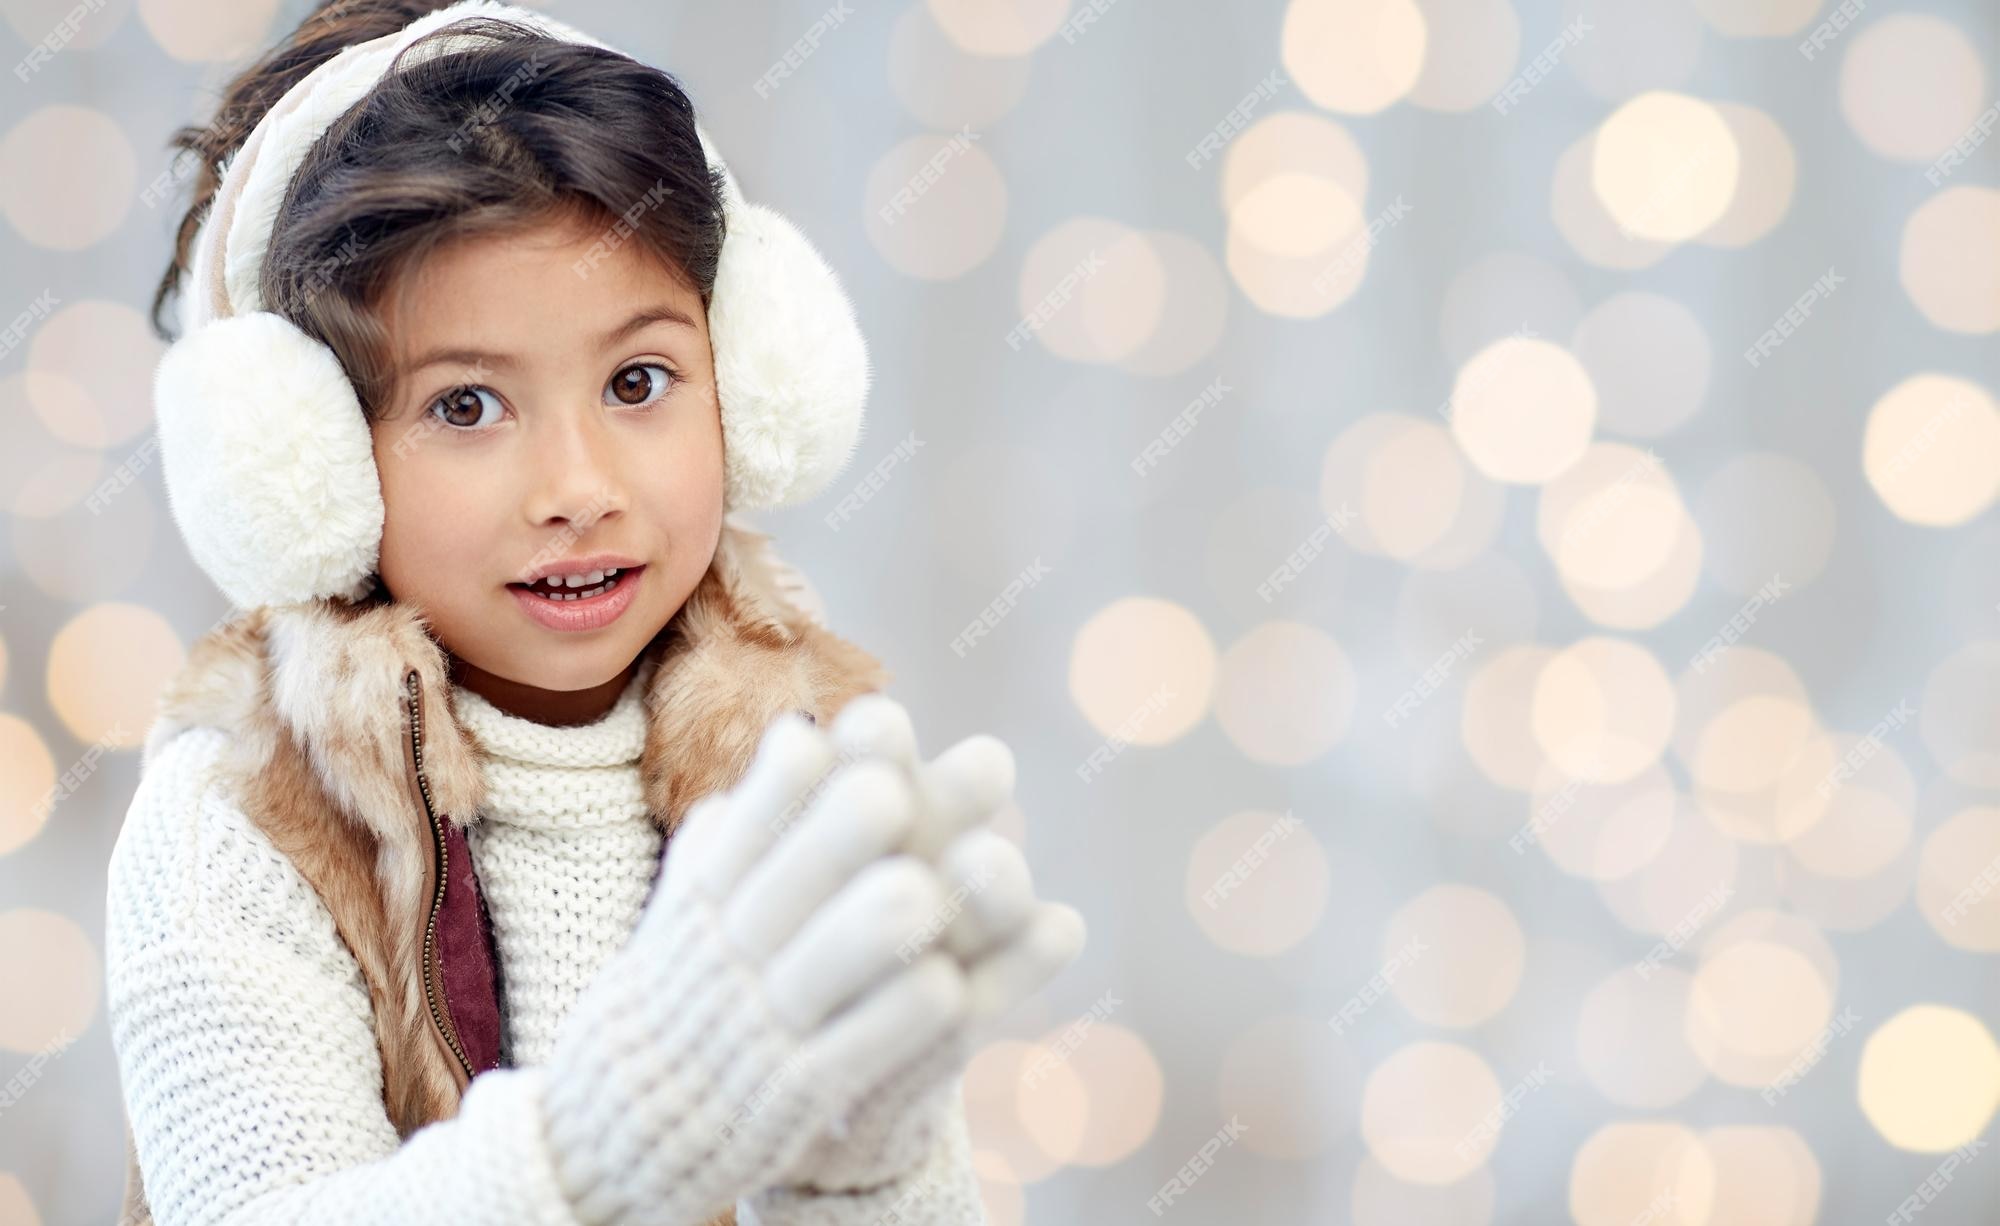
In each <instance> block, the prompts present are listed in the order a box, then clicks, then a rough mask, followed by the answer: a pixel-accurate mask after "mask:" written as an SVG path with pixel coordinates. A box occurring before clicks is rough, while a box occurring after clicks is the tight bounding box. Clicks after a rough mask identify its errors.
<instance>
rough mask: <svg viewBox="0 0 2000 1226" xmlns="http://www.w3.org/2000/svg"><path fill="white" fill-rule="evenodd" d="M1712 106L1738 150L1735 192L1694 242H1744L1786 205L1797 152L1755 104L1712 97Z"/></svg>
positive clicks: (1766, 229)
mask: <svg viewBox="0 0 2000 1226" xmlns="http://www.w3.org/2000/svg"><path fill="white" fill-rule="evenodd" d="M1715 110H1716V113H1717V114H1719V115H1721V116H1722V118H1723V120H1724V121H1725V122H1727V123H1728V124H1729V130H1730V132H1732V133H1734V134H1735V137H1736V147H1737V149H1738V150H1740V151H1741V157H1739V158H1738V160H1737V174H1736V195H1735V197H1734V198H1733V199H1732V200H1730V202H1729V210H1728V211H1727V212H1725V213H1724V214H1723V215H1722V216H1721V217H1720V218H1718V219H1717V220H1716V222H1715V224H1714V225H1712V226H1710V227H1709V228H1708V229H1706V230H1703V231H1702V232H1701V233H1700V234H1697V235H1695V241H1696V242H1700V243H1706V244H1708V245H1709V246H1712V247H1747V246H1749V245H1750V244H1751V243H1754V242H1756V241H1757V240H1758V239H1760V238H1762V237H1764V236H1765V235H1766V234H1769V233H1770V232H1771V231H1772V229H1774V228H1775V227H1776V226H1777V224H1778V223H1779V222H1780V221H1783V220H1784V219H1785V214H1786V213H1787V212H1789V211H1790V210H1791V207H1792V196H1793V194H1794V192H1795V191H1796V190H1797V188H1798V179H1799V156H1798V154H1797V153H1796V152H1794V151H1793V149H1792V142H1791V139H1790V138H1789V137H1787V136H1786V135H1785V130H1784V129H1783V128H1781V127H1779V126H1778V121H1777V120H1775V119H1773V118H1771V117H1770V116H1769V115H1767V114H1765V113H1764V112H1763V111H1760V110H1758V109H1757V108H1756V107H1754V106H1745V105H1743V104H1742V103H1740V102H1718V103H1716V104H1715Z"/></svg>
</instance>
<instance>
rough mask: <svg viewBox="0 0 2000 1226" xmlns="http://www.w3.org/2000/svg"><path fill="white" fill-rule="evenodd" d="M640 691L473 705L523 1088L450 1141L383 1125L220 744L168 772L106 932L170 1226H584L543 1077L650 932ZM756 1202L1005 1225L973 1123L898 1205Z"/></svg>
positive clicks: (192, 748) (117, 852) (841, 1220)
mask: <svg viewBox="0 0 2000 1226" xmlns="http://www.w3.org/2000/svg"><path fill="white" fill-rule="evenodd" d="M643 680H644V671H643V670H642V672H641V674H640V675H639V676H636V677H634V679H633V682H632V684H631V685H630V686H629V687H628V688H627V689H626V691H625V692H624V694H623V695H622V696H621V697H620V698H619V700H618V702H617V704H616V706H615V707H614V708H613V709H612V710H611V711H610V712H609V713H608V714H606V715H605V716H604V717H603V718H601V719H600V720H598V721H596V722H595V723H592V724H589V725H583V726H575V727H561V728H559V727H550V726H546V725H541V724H536V723H533V722H531V721H528V720H524V719H520V718H517V717H514V716H510V715H507V714H505V713H504V712H502V711H500V710H499V709H498V708H496V707H494V706H492V705H491V704H490V703H488V702H486V701H485V700H484V699H482V698H480V697H479V696H478V695H476V694H472V693H471V692H470V691H467V690H464V689H463V688H460V689H458V690H456V691H455V694H454V700H455V703H456V708H457V711H458V713H459V715H460V719H461V722H462V724H463V725H464V727H465V728H466V729H467V731H468V732H469V733H470V734H471V735H472V736H473V737H474V738H476V739H477V740H478V741H479V742H480V743H481V745H482V746H483V747H484V749H485V750H486V753H487V754H488V755H489V760H488V765H487V774H486V783H487V787H486V804H485V806H484V807H483V808H482V811H481V814H480V820H479V821H477V822H475V823H473V824H472V825H471V826H470V827H468V830H467V838H468V842H469V846H470V848H471V854H472V857H473V862H474V864H475V866H476V868H477V870H478V874H479V880H480V887H481V892H482V894H483V895H484V897H485V899H486V903H487V908H488V911H489V914H490V915H491V918H492V922H493V928H494V937H495V944H496V946H497V949H498V954H499V962H500V976H501V981H502V983H503V985H504V1011H503V1037H502V1043H503V1049H502V1050H503V1053H504V1058H505V1062H506V1063H507V1064H508V1065H510V1066H513V1067H505V1068H500V1069H495V1070H491V1071H488V1072H486V1073H483V1074H481V1075H480V1076H479V1077H478V1078H476V1079H475V1080H474V1081H473V1083H472V1085H471V1086H470V1087H469V1088H468V1089H467V1091H466V1094H465V1097H464V1099H463V1100H462V1102H461V1104H460V1107H459V1111H458V1114H457V1115H456V1116H455V1117H453V1118H452V1119H449V1120H443V1121H439V1122H438V1123H435V1124H432V1125H430V1126H428V1127H426V1128H423V1129H421V1130H419V1131H418V1132H417V1133H415V1134H414V1135H412V1136H411V1137H410V1138H409V1139H408V1140H407V1141H406V1142H399V1139H398V1137H397V1135H396V1131H395V1129H394V1127H393V1126H392V1125H391V1124H390V1122H389V1119H388V1117H387V1115H386V1113H385V1110H384V1107H383V1103H382V1097H381V1095H382V1070H381V1062H380V1055H379V1053H378V1051H377V1049H376V1046H375V1036H374V1030H373V1025H372V1014H371V1007H370V1003H369V998H368V992H367V988H366V986H365V985H364V984H363V982H362V978H361V973H360V970H359V967H358V966H357V965H356V963H355V961H354V959H353V957H352V955H351V954H349V952H348V951H347V948H346V946H345V945H344V944H343V943H342V941H341V939H340V937H339V935H338V934H337V932H336V931H335V929H334V925H333V918H332V915H331V914H330V913H329V912H328V910H327V909H326V907H325V905H324V904H323V903H322V902H321V901H320V899H319V897H318V895H317V894H316V893H314V891H313V889H312V887H311V886H310V885H308V884H307V883H306V881H305V879H304V878H303V877H302V876H301V875H300V874H299V873H298V871H297V869H296V868H295V867H294V866H293V865H292V863H291V861H290V860H289V859H288V858H287V857H286V856H285V855H284V854H283V853H281V852H279V851H278V850H277V849H276V848H275V847H274V846H273V845H272V844H271V843H270V841H269V840H268V839H267V838H266V837H265V836H264V835H263V833H262V832H261V831H260V830H259V829H258V828H257V827H256V826H255V825H254V824H253V823H252V822H251V821H250V820H249V818H248V817H247V816H245V815H244V814H243V812H242V811H241V810H240V808H238V807H237V805H236V804H235V803H234V802H233V801H232V800H231V799H230V798H229V797H228V796H227V795H226V794H225V792H224V791H223V789H221V788H219V787H215V786H213V784H214V782H215V776H214V768H215V763H216V761H217V758H218V756H219V754H220V752H221V750H222V748H223V739H224V734H222V733H220V732H217V731H215V730H212V729H195V730H192V731H188V732H184V733H182V734H181V735H180V736H178V737H177V738H175V739H174V740H173V741H172V742H170V743H169V744H168V745H167V746H165V748H164V750H163V751H162V752H161V753H160V754H159V755H158V757H156V758H155V759H154V761H153V762H152V764H151V765H150V766H149V767H148V769H147V770H146V772H145V774H144V777H143V778H142V779H141V781H140V784H139V788H138V791H137V793H136V795H135V796H134V798H133V802H132V806H131V809H130V811H129V813H128V815H127V817H126V820H125V825H124V828H123V829H122V831H121V832H120V834H119V837H118V841H117V845H116V847H115V848H114V850H113V852H112V857H111V862H110V869H109V882H108V892H107V898H106V925H105V953H106V976H107V989H108V990H107V1010H108V1014H109V1020H110V1024H111V1031H112V1041H113V1044H114V1046H115V1048H116V1051H117V1055H118V1065H119V1073H120V1076H121V1079H122V1081H123V1084H124V1091H125V1100H126V1109H127V1112H128V1115H129V1116H130V1119H131V1122H132V1129H133V1137H134V1141H135V1143H136V1146H137V1149H138V1154H139V1160H140V1165H141V1168H142V1169H143V1171H144V1172H145V1177H146V1190H147V1193H148V1198H149V1201H150V1203H151V1206H152V1209H153V1214H154V1220H155V1222H156V1223H158V1226H192V1224H195V1223H211V1222H228V1223H231V1224H232V1226H251V1224H262V1223H280V1222H282V1223H286V1224H288V1226H289V1224H291V1223H307V1222H311V1223H328V1224H329V1226H330V1224H333V1223H339V1224H341V1226H348V1224H350V1223H360V1222H384V1223H394V1222H410V1223H416V1222H424V1223H431V1222H439V1221H453V1222H463V1223H494V1224H498V1223H503V1222H505V1223H517V1222H528V1223H551V1224H552V1226H579V1219H578V1218H577V1216H576V1214H575V1212H574V1210H573V1208H572V1207H571V1206H570V1205H569V1204H567V1203H566V1202H565V1200H564V1198H563V1196H562V1194H561V1193H560V1192H559V1190H558V1186H557V1182H556V1179H555V1176H554V1168H553V1166H552V1162H553V1158H552V1155H551V1153H550V1151H549V1148H548V1142H547V1140H546V1137H545V1135H544V1131H543V1127H542V1115H541V1105H540V1104H541V1092H542V1082H543V1079H544V1078H545V1076H546V1072H545V1068H544V1061H545V1059H546V1058H547V1056H548V1054H549V1052H550V1050H551V1047H552V1044H553V1043H554V1040H555V1036H556V1033H557V1031H558V1028H559V1027H560V1025H561V1023H562V1020H563V1018H564V1017H565V1016H567V1015H568V1013H569V1011H570V1009H571V1007H572V1006H573V1005H574V1004H575V1003H576V1001H577V999H578V997H579V996H580V995H581V994H582V993H583V992H584V990H585V988H586V987H587V985H588V984H589V983H590V981H591V979H592V977H593V976H594V975H595V974H596V973H597V971H598V969H599V968H600V967H601V966H603V964H604V963H605V962H606V960H607V959H609V958H610V957H611V955H612V954H613V953H614V952H616V951H617V949H618V948H619V947H620V946H621V945H622V944H623V943H624V942H625V940H626V938H627V937H628V936H629V935H630V933H631V931H632V929H633V927H634V926H635V925H636V923H637V922H638V919H639V916H640V913H641V911H642V910H643V909H644V906H645V902H646V899H647V896H648V893H649V888H650V884H651V879H652V876H653V873H654V870H655V868H656V866H657V865H658V862H659V854H660V840H661V835H660V832H659V830H658V828H657V827H656V826H654V825H653V823H652V821H651V819H650V818H649V817H648V816H647V813H646V807H645V802H644V798H643V794H642V790H641V784H640V775H639V757H640V752H641V750H642V748H643V746H644V743H645V733H646V719H645V711H644V707H643V699H642V689H641V683H642V682H643ZM742 1197H743V1199H742V1200H740V1201H739V1204H738V1216H739V1220H740V1222H741V1223H742V1224H743V1226H756V1224H758V1223H763V1224H764V1226H807V1224H821V1223H823V1224H825V1226H844V1224H848V1223H852V1224H855V1226H859V1224H861V1223H868V1224H869V1226H875V1224H876V1223H883V1222H912V1221H926V1222H929V1221H936V1222H951V1223H959V1222H977V1221H982V1220H984V1219H983V1214H982V1212H981V1209H980V1206H979V1198H978V1185H977V1182H976V1179H975V1177H974V1175H973V1172H972V1166H971V1158H970V1153H969V1142H968V1139H967V1135H966V1130H965V1126H964V1119H963V1116H962V1114H960V1115H958V1116H956V1117H955V1118H954V1119H953V1120H952V1124H951V1127H949V1128H947V1129H945V1131H944V1132H943V1134H942V1135H941V1136H940V1138H939V1140H938V1142H937V1143H936V1145H935V1146H934V1147H933V1150H932V1152H931V1153H930V1154H928V1155H927V1156H926V1158H925V1159H924V1160H923V1161H922V1162H921V1163H920V1164H919V1165H918V1166H917V1167H915V1169H913V1170H911V1172H910V1174H909V1175H908V1176H907V1177H906V1178H905V1179H903V1180H900V1181H897V1182H895V1183H891V1184H888V1185H884V1186H882V1187H879V1188H876V1189H872V1190H870V1191H868V1192H863V1193H849V1194H833V1193H819V1192H816V1191H814V1190H812V1189H808V1188H788V1189H775V1190H768V1191H762V1192H760V1191H759V1190H756V1189H744V1191H743V1193H742ZM918 1205H921V1208H920V1209H918V1208H917V1206H918ZM912 1210H915V1212H912ZM690 1226H693V1224H690Z"/></svg>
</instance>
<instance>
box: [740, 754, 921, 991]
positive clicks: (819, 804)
mask: <svg viewBox="0 0 2000 1226" xmlns="http://www.w3.org/2000/svg"><path fill="white" fill-rule="evenodd" d="M915 817H916V797H915V796H914V795H913V794H912V793H911V791H910V786H909V783H908V782H907V781H906V779H905V778H904V777H903V775H902V774H901V773H900V772H898V771H897V770H896V769H895V768H894V767H893V766H891V765H889V764H888V763H886V762H879V761H875V760H872V759H870V760H868V761H863V762H857V763H855V764H854V765H852V766H845V767H842V768H840V769H839V770H838V771H836V772H834V776H833V779H832V781H831V782H830V783H828V784H827V786H826V790H825V791H824V792H822V793H821V794H820V796H819V797H818V799H817V800H816V801H815V802H814V803H813V806H812V808H811V809H810V810H809V811H808V812H807V813H806V815H805V816H804V817H802V818H800V819H799V820H798V822H797V823H796V824H795V825H794V826H793V827H792V829H791V830H790V831H788V832H787V833H786V834H785V836H784V837H783V838H781V839H779V840H778V842H777V844H776V845H775V846H773V847H772V848H771V849H770V850H769V851H768V852H766V853H765V855H764V858H763V859H761V860H759V861H758V862H757V863H755V864H753V865H751V866H750V870H749V872H747V873H746V874H744V877H743V881H742V883H741V884H740V885H738V886H737V888H736V892H735V893H734V894H733V895H732V896H731V897H730V899H729V904H728V906H727V907H726V908H725V909H724V913H723V914H724V919H723V922H724V930H725V931H727V932H728V934H729V938H730V940H731V941H733V942H734V943H735V944H736V947H737V948H738V949H740V950H742V951H743V952H744V954H745V955H747V956H748V957H749V958H750V959H751V960H752V961H755V962H762V961H763V960H764V959H765V958H766V957H768V956H769V955H770V954H771V952H772V951H774V950H776V949H777V948H778V947H779V946H781V945H783V944H784V943H785V942H786V941H787V940H789V939H791V937H792V934H793V933H796V932H797V931H798V930H799V926H800V925H802V924H804V923H805V921H806V917H807V916H809V915H811V914H812V913H813V912H814V911H816V910H818V909H819V907H820V906H821V904H823V903H825V902H826V901H827V899H829V898H831V897H833V895H834V892H835V891H836V890H838V889H840V888H841V887H842V886H843V885H845V884H847V883H848V882H849V881H851V880H853V879H854V877H855V875H856V874H857V873H859V872H860V871H861V870H862V868H863V867H864V866H866V865H867V864H868V863H869V861H871V860H877V859H880V858H881V857H882V856H884V855H886V854H888V853H889V852H890V851H892V850H894V849H895V847H896V845H897V844H898V843H899V842H901V841H902V839H903V837H904V835H905V834H906V833H908V831H909V828H910V823H911V822H912V821H913V820H915Z"/></svg>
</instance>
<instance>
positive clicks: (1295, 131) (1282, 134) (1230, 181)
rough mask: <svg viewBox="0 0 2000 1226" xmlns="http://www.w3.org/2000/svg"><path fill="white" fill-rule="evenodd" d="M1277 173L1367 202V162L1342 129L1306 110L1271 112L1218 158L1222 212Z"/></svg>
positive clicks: (1229, 208)
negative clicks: (1331, 187) (1329, 186)
mask: <svg viewBox="0 0 2000 1226" xmlns="http://www.w3.org/2000/svg"><path fill="white" fill-rule="evenodd" d="M1281 174H1298V175H1305V176H1307V177H1309V178H1314V179H1325V180H1327V181H1329V182H1332V183H1334V184H1337V185H1338V186H1339V187H1340V188H1341V189H1342V190H1343V191H1345V192H1346V193H1347V197H1348V199H1349V200H1353V201H1362V200H1366V199H1368V158H1367V156H1366V155H1365V154H1363V153H1362V152H1361V146H1360V145H1359V144H1358V143H1356V142H1355V139H1354V137H1353V136H1351V135H1350V134H1349V133H1348V131H1347V129H1346V128H1343V127H1341V126H1340V124H1339V123H1338V122H1336V121H1334V120H1332V119H1328V118H1327V117H1326V116H1324V115H1318V114H1314V113H1312V112H1310V111H1273V112H1271V113H1270V114H1268V115H1264V116H1262V117H1261V118H1259V119H1258V120H1257V121H1256V122H1254V123H1252V124H1251V125H1250V126H1249V127H1247V128H1245V129H1243V131H1242V132H1241V133H1239V134H1238V135H1237V136H1236V138H1235V139H1234V140H1232V141H1230V142H1229V148H1228V151H1227V152H1226V153H1224V154H1223V157H1222V208H1223V211H1224V212H1226V213H1234V212H1235V211H1236V207H1237V206H1238V205H1239V204H1241V203H1242V202H1243V200H1244V198H1245V197H1247V196H1249V195H1250V193H1251V192H1253V191H1255V190H1256V189H1258V188H1259V187H1262V186H1263V185H1264V184H1265V183H1266V182H1268V181H1270V180H1271V179H1274V178H1276V177H1277V176H1279V175H1281Z"/></svg>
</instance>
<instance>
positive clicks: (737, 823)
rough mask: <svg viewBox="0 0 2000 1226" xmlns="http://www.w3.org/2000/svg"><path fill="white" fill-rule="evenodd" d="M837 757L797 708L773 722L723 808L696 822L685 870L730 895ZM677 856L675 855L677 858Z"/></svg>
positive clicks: (712, 893)
mask: <svg viewBox="0 0 2000 1226" xmlns="http://www.w3.org/2000/svg"><path fill="white" fill-rule="evenodd" d="M832 760H833V746H832V745H831V744H829V743H828V741H827V739H826V735H825V734H824V733H822V732H820V731H819V730H818V729H816V728H814V727H813V726H812V725H811V724H809V723H807V722H806V719H805V717H804V716H802V715H799V714H798V713H797V712H795V711H786V712H784V713H783V714H781V715H779V716H778V717H777V718H776V719H773V720H772V721H771V724H770V726H769V727H767V728H766V729H765V730H764V735H763V738H762V739H761V740H760V741H759V742H758V744H757V756H756V757H755V758H753V759H752V760H751V762H750V768H749V769H748V770H747V771H745V772H744V773H743V778H742V779H741V780H739V781H738V782H737V784H736V786H735V787H733V788H731V789H730V790H729V793H728V796H729V803H728V805H727V807H726V808H724V809H723V810H722V811H720V812H718V813H714V814H708V815H704V816H706V817H708V818H709V820H706V821H703V822H701V823H698V824H695V825H693V826H691V828H690V829H689V830H688V831H687V842H686V843H685V844H683V846H682V847H681V848H680V849H679V852H678V854H679V856H680V857H681V858H682V859H683V861H684V862H685V868H684V870H683V871H684V872H685V873H686V874H687V875H688V878H689V879H690V880H691V881H692V883H693V884H695V885H697V886H699V887H700V888H701V889H702V890H703V891H704V892H705V893H707V894H708V896H709V897H710V898H716V899H721V898H727V897H729V895H730V893H731V892H732V891H733V890H734V889H735V887H736V883H737V882H739V881H741V880H742V879H743V874H744V873H746V872H747V871H749V868H750V866H751V865H752V864H754V863H756V862H757V860H758V859H759V858H760V857H761V856H762V855H763V854H764V852H765V849H766V848H768V847H770V845H771V843H772V842H773V841H774V840H775V839H776V838H777V837H778V835H779V834H781V833H782V832H783V831H784V829H785V827H786V826H787V825H789V824H790V823H791V821H792V820H793V819H794V818H796V817H797V815H798V813H799V812H800V811H802V810H801V809H800V808H799V806H802V805H804V804H805V803H807V802H808V801H809V800H810V799H811V798H810V796H809V795H807V794H806V793H807V792H808V789H810V788H811V787H812V785H813V784H814V783H815V782H816V781H817V780H818V779H819V777H820V773H821V772H822V771H824V770H825V769H826V765H827V763H828V762H830V761H832ZM671 858H672V857H669V859H671Z"/></svg>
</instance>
